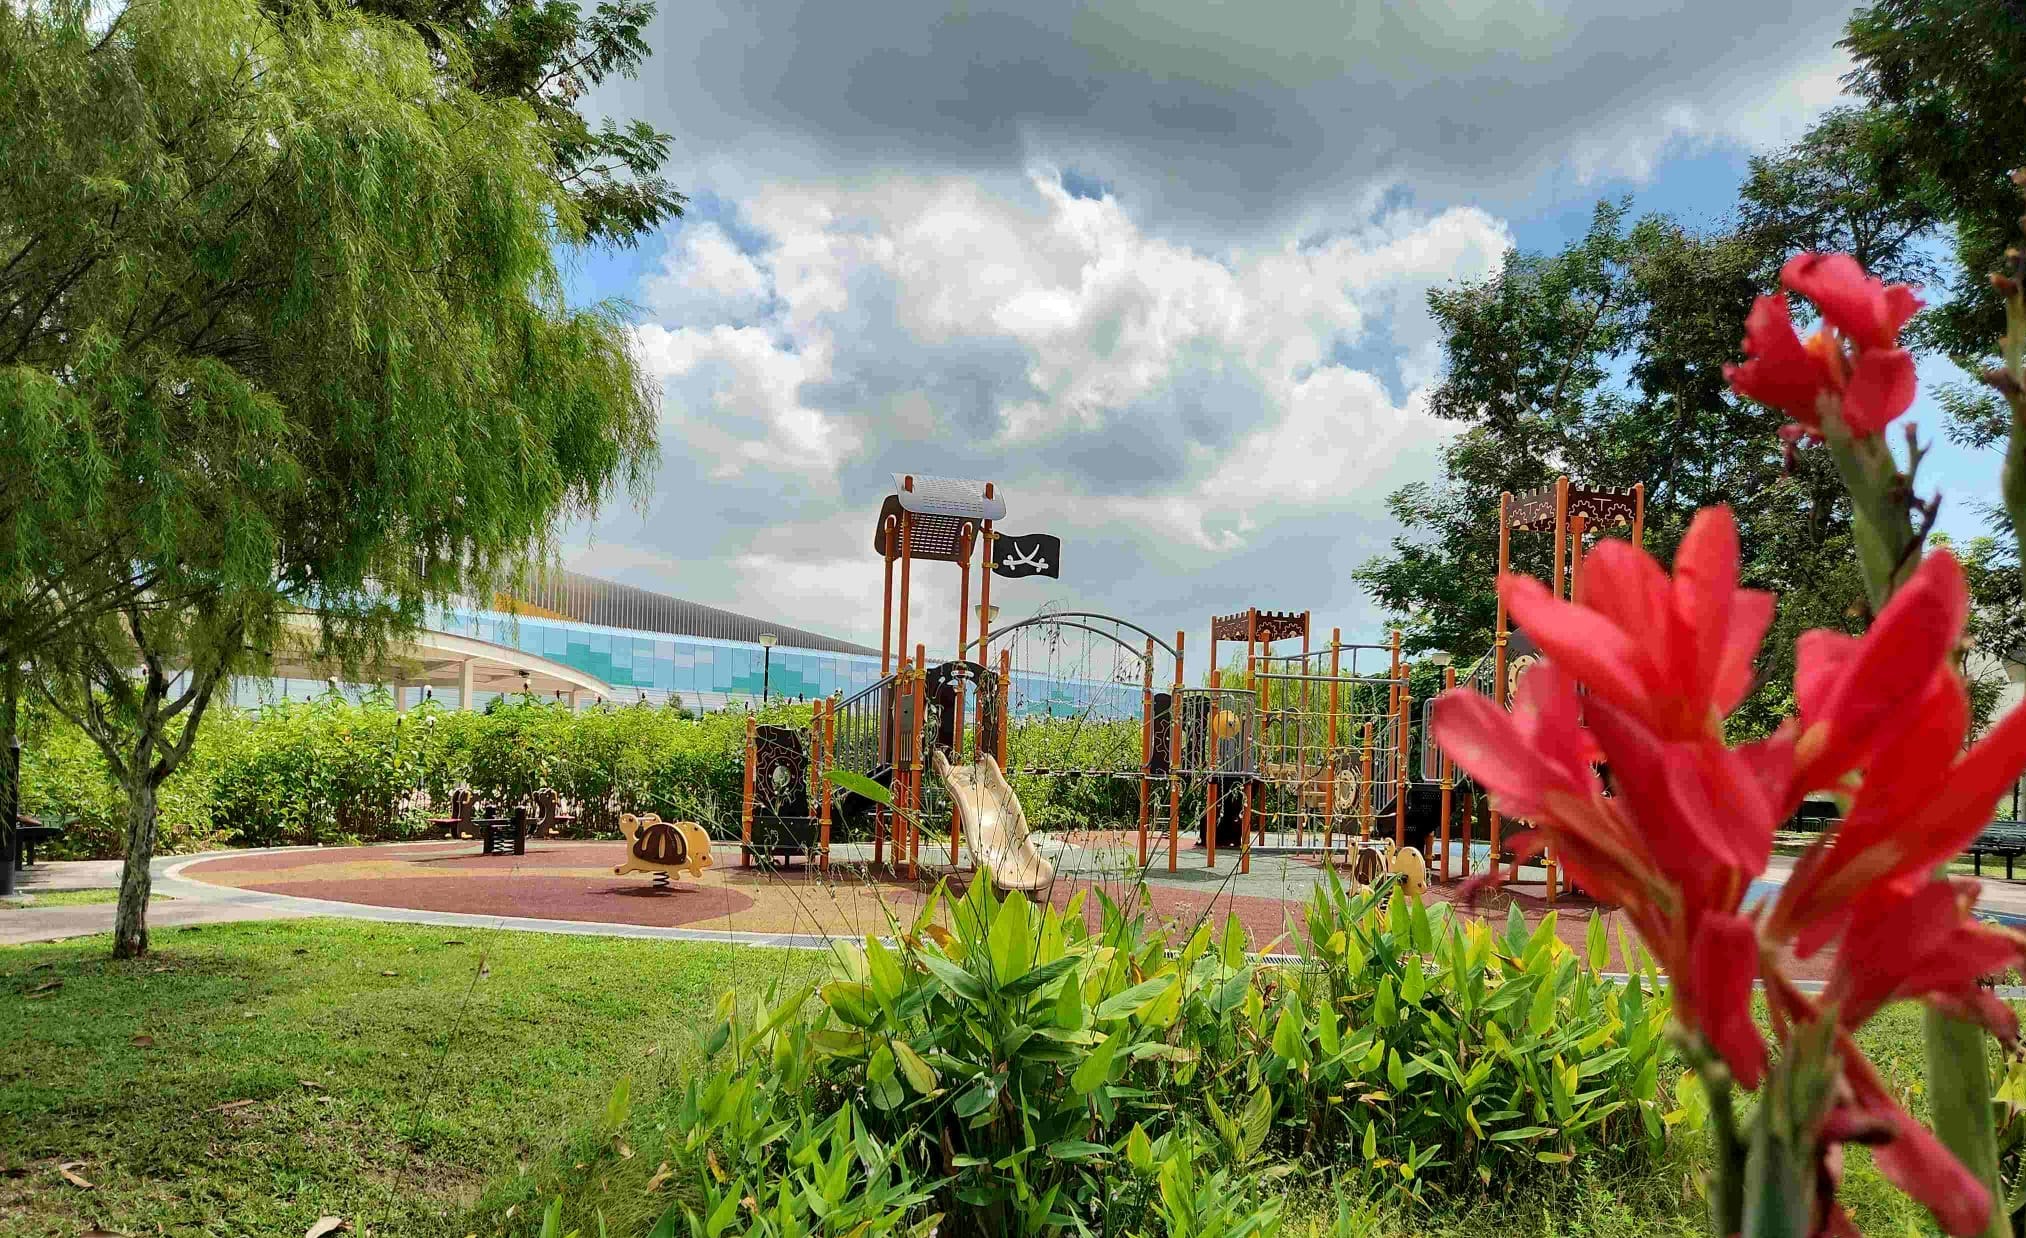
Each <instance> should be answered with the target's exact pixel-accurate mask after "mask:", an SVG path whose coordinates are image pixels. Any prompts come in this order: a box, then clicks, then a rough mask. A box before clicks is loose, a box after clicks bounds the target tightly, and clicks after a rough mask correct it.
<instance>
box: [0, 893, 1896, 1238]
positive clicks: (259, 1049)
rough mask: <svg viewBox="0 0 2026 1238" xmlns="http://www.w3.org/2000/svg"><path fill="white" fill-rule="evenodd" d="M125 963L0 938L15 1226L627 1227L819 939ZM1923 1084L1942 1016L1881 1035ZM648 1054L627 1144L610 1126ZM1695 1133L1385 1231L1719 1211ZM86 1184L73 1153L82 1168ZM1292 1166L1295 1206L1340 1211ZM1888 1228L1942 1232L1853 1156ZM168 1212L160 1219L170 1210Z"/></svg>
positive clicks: (1856, 1200) (41, 1232) (399, 947)
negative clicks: (1711, 1205)
mask: <svg viewBox="0 0 2026 1238" xmlns="http://www.w3.org/2000/svg"><path fill="white" fill-rule="evenodd" d="M156 946H157V949H156V953H155V955H154V956H153V957H151V958H149V959H146V960H143V961H140V962H135V963H115V962H112V961H111V960H109V959H107V958H106V957H105V951H106V939H105V938H94V939H88V940H85V941H80V942H71V943H63V944H58V945H38V946H22V947H0V1044H4V1045H7V1046H10V1048H9V1051H8V1052H7V1053H5V1054H0V1131H4V1132H6V1137H5V1138H0V1233H5V1234H8V1235H20V1236H21V1238H56V1236H58V1235H61V1236H63V1238H71V1236H74V1235H77V1234H80V1233H83V1232H86V1231H88V1230H90V1229H91V1228H93V1227H97V1228H98V1229H100V1230H104V1231H110V1232H113V1233H123V1234H143V1233H146V1234H153V1233H157V1232H161V1233H167V1234H206V1235H212V1234H215V1235H228V1234H229V1235H241V1234H249V1235H251V1234H259V1235H270V1234H273V1235H300V1234H302V1233H303V1232H304V1231H305V1230H306V1229H308V1228H309V1227H310V1225H311V1224H312V1223H313V1222H315V1221H316V1220H317V1218H319V1217H321V1216H343V1217H345V1218H346V1219H347V1220H348V1221H350V1223H351V1227H352V1228H351V1233H352V1234H353V1235H360V1236H363V1235H366V1234H380V1235H387V1236H390V1238H391V1236H395V1235H400V1236H403V1238H408V1236H415V1238H443V1236H447V1238H463V1236H464V1235H468V1234H476V1235H484V1236H488V1238H490V1236H493V1235H512V1236H515V1238H533V1235H534V1234H535V1233H536V1231H537V1229H538V1228H539V1214H540V1210H541V1206H542V1204H544V1203H545V1202H546V1201H547V1200H548V1199H549V1198H551V1197H553V1196H554V1195H556V1194H558V1193H561V1194H564V1195H566V1196H568V1197H569V1200H570V1204H571V1207H570V1209H569V1211H570V1213H571V1214H572V1215H573V1216H589V1215H591V1214H592V1213H593V1211H594V1210H595V1211H598V1212H602V1213H603V1214H604V1216H605V1217H606V1218H607V1220H608V1221H609V1222H611V1231H610V1232H611V1233H612V1235H613V1236H614V1238H619V1236H621V1235H635V1236H637V1235H638V1234H639V1233H642V1232H644V1228H645V1227H644V1225H643V1224H642V1222H643V1220H644V1219H645V1218H648V1217H651V1216H652V1215H653V1214H655V1213H657V1212H658V1211H659V1210H660V1209H661V1208H662V1207H663V1206H665V1204H666V1202H667V1200H666V1198H665V1193H656V1192H651V1191H649V1189H648V1184H649V1182H650V1181H651V1179H652V1175H653V1174H654V1171H655V1168H656V1166H657V1164H658V1162H659V1160H660V1159H661V1158H660V1157H659V1155H657V1153H658V1150H659V1147H660V1141H661V1140H662V1138H663V1137H664V1135H663V1130H664V1129H665V1124H666V1119H667V1114H668V1107H669V1106H670V1105H671V1104H672V1103H673V1101H674V1099H675V1096H676V1095H677V1094H678V1093H679V1091H680V1088H681V1085H682V1081H683V1080H684V1078H685V1077H686V1074H685V1072H686V1071H687V1070H688V1069H689V1068H690V1067H691V1066H692V1065H693V1063H694V1060H695V1057H696V1054H697V1052H698V1045H699V1041H700V1039H701V1037H702V1036H704V1035H706V1034H708V1031H709V1029H710V1027H711V1026H712V1024H713V1023H714V1021H715V1005H716V1000H717V995H718V994H719V993H720V992H721V991H722V990H724V989H725V988H727V987H736V988H739V989H742V990H748V991H752V990H758V989H762V988H764V987H766V986H767V985H768V984H770V983H772V982H775V981H777V980H779V981H782V982H784V983H786V982H795V981H798V980H800V979H801V978H803V977H804V976H805V975H806V974H807V973H809V972H810V971H811V970H813V969H815V968H817V967H818V966H819V965H820V964H821V962H822V959H821V956H818V955H815V954H811V953H803V952H792V951H756V950H748V949H737V948H733V947H720V946H709V945H693V944H688V943H672V942H647V941H634V940H627V939H619V938H593V937H565V936H546V935H541V934H526V933H513V932H505V931H498V932H494V931H483V930H467V929H453V928H434V927H411V926H403V925H386V924H372V923H366V922H361V921H349V920H304V921H281V922H274V923H267V924H234V925H211V926H203V927H191V928H185V929H177V930H171V931H168V932H165V933H162V934H160V935H159V936H158V937H157V939H156ZM1863 1039H1864V1041H1865V1044H1866V1046H1867V1048H1868V1049H1869V1050H1870V1051H1871V1053H1872V1054H1873V1055H1874V1057H1875V1058H1876V1060H1877V1061H1878V1062H1879V1064H1880V1066H1881V1067H1882V1068H1883V1069H1884V1070H1885V1071H1886V1073H1887V1074H1888V1075H1889V1076H1890V1077H1892V1078H1896V1079H1899V1080H1902V1081H1905V1082H1907V1083H1909V1084H1910V1085H1913V1086H1912V1088H1911V1089H1910V1093H1911V1094H1910V1096H1909V1101H1910V1103H1912V1104H1913V1105H1914V1106H1915V1108H1916V1111H1917V1112H1918V1111H1919V1109H1920V1108H1921V1107H1922V1101H1921V1098H1920V1096H1919V1095H1918V1091H1917V1083H1916V1082H1915V1081H1917V1080H1918V1078H1919V1075H1920V1062H1921V1047H1920V1019H1919V1012H1918V1010H1917V1009H1916V1008H1914V1007H1911V1006H1900V1007H1895V1008H1892V1009H1889V1010H1888V1011H1887V1012H1886V1013H1885V1014H1884V1015H1882V1016H1881V1017H1880V1018H1879V1019H1878V1020H1876V1021H1875V1022H1874V1023H1873V1024H1872V1026H1871V1027H1870V1028H1869V1029H1867V1031H1866V1033H1865V1036H1864V1037H1863ZM621 1077H626V1078H628V1079H629V1080H630V1082H631V1086H632V1091H633V1098H634V1105H633V1116H632V1118H631V1120H630V1122H629V1123H628V1126H627V1128H626V1130H625V1132H624V1136H623V1146H621V1143H619V1142H615V1141H613V1140H611V1139H609V1138H608V1137H607V1136H606V1135H605V1133H604V1132H603V1130H602V1129H601V1126H602V1123H601V1119H602V1115H603V1112H604V1108H605V1102H606V1098H607V1097H608V1096H609V1095H610V1093H611V1091H612V1087H613V1084H614V1082H615V1081H616V1080H618V1079H619V1078H621ZM1700 1162H1701V1154H1700V1148H1699V1147H1698V1146H1697V1143H1696V1141H1694V1140H1681V1141H1678V1143H1677V1146H1676V1148H1675V1150H1674V1151H1673V1152H1671V1153H1670V1155H1669V1156H1668V1157H1667V1158H1666V1160H1664V1161H1663V1162H1662V1163H1660V1164H1658V1165H1654V1166H1651V1167H1648V1168H1645V1169H1641V1170H1638V1171H1635V1172H1630V1173H1628V1172H1623V1171H1618V1172H1606V1171H1602V1170H1596V1169H1585V1168H1583V1167H1581V1166H1578V1167H1577V1168H1576V1172H1574V1173H1573V1174H1564V1173H1554V1174H1549V1173H1543V1175H1542V1176H1541V1178H1540V1179H1539V1180H1538V1181H1536V1182H1529V1183H1523V1184H1519V1185H1518V1186H1517V1187H1515V1188H1512V1189H1508V1190H1505V1191H1502V1192H1500V1193H1497V1194H1490V1195H1486V1196H1483V1197H1476V1198H1471V1199H1459V1200H1451V1201H1447V1202H1446V1203H1444V1204H1442V1205H1440V1206H1439V1207H1438V1209H1437V1210H1436V1211H1435V1212H1433V1213H1426V1214H1415V1215H1398V1214H1387V1213H1377V1214H1373V1215H1372V1216H1371V1218H1370V1219H1371V1221H1372V1224H1373V1232H1374V1233H1384V1234H1409V1233H1412V1234H1443V1235H1458V1236H1466V1238H1479V1236H1482V1238H1492V1236H1493V1235H1509V1234H1525V1235H1541V1236H1543V1238H1546V1236H1549V1235H1557V1236H1559V1235H1572V1236H1573V1235H1598V1236H1602V1235H1639V1236H1645V1235H1675V1234H1679V1235H1684V1236H1686V1235H1696V1234H1700V1233H1702V1232H1704V1231H1703V1220H1702V1207H1703V1205H1702V1202H1701V1198H1700V1195H1699V1192H1698V1188H1697V1186H1696V1183H1695V1178H1696V1175H1697V1173H1698V1171H1699V1169H1700ZM65 1166H67V1167H68V1169H69V1172H70V1173H71V1174H74V1175H76V1177H77V1178H79V1179H82V1180H83V1181H84V1182H88V1183H90V1184H91V1186H90V1187H89V1188H86V1187H83V1186H80V1185H77V1184H76V1183H74V1182H71V1181H69V1180H67V1179H66V1177H65V1175H64V1168H63V1167H65ZM1329 1188H1330V1183H1329V1181H1328V1179H1327V1176H1326V1175H1316V1176H1313V1177H1310V1178H1307V1179H1302V1180H1297V1181H1294V1182H1293V1183H1291V1188H1290V1189H1291V1191H1292V1192H1293V1194H1294V1198H1293V1199H1291V1200H1290V1205H1291V1207H1290V1220H1291V1225H1290V1232H1291V1233H1294V1234H1303V1233H1306V1232H1307V1231H1308V1229H1309V1228H1310V1225H1311V1223H1312V1218H1314V1217H1315V1216H1317V1215H1319V1214H1321V1213H1324V1212H1333V1211H1334V1207H1335V1204H1334V1202H1333V1201H1332V1200H1331V1199H1330V1198H1329ZM1844 1198H1845V1200H1846V1201H1847V1203H1848V1204H1849V1205H1850V1207H1851V1208H1852V1210H1853V1212H1854V1213H1855V1215H1856V1218H1857V1221H1858V1224H1859V1226H1860V1227H1861V1228H1862V1229H1863V1230H1864V1231H1865V1232H1866V1233H1868V1234H1872V1235H1888V1234H1889V1235H1895V1236H1897V1235H1902V1234H1907V1233H1933V1232H1935V1231H1934V1229H1933V1226H1932V1225H1931V1224H1930V1223H1929V1222H1928V1221H1927V1219H1926V1215H1925V1214H1924V1213H1922V1212H1921V1211H1920V1210H1919V1209H1917V1208H1915V1207H1913V1206H1911V1205H1910V1204H1908V1203H1906V1201H1905V1200H1904V1199H1903V1198H1901V1197H1900V1196H1899V1195H1898V1194H1897V1193H1896V1192H1895V1191H1893V1190H1892V1189H1891V1188H1890V1187H1889V1186H1887V1185H1886V1184H1885V1182H1884V1181H1883V1180H1882V1179H1880V1178H1879V1177H1878V1176H1877V1174H1876V1173H1875V1172H1874V1171H1872V1169H1871V1168H1870V1165H1869V1161H1868V1157H1867V1155H1866V1154H1865V1153H1864V1152H1863V1151H1862V1150H1861V1149H1857V1150H1853V1151H1852V1152H1851V1153H1850V1156H1849V1158H1848V1165H1847V1178H1846V1185H1845V1190H1844ZM158 1226H159V1227H160V1228H159V1231H158V1229H157V1227H158Z"/></svg>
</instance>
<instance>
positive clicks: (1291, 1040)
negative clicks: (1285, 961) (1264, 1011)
mask: <svg viewBox="0 0 2026 1238" xmlns="http://www.w3.org/2000/svg"><path fill="white" fill-rule="evenodd" d="M1302 1024H1303V1016H1302V1009H1301V999H1300V998H1298V997H1295V996H1293V995H1289V997H1288V999H1287V1001H1286V1002H1285V1003H1283V1004H1282V1005H1281V1008H1280V1019H1279V1021H1278V1022H1276V1023H1275V1024H1274V1027H1273V1051H1274V1052H1275V1053H1278V1054H1279V1055H1280V1056H1281V1057H1283V1058H1285V1059H1287V1060H1288V1061H1289V1062H1292V1063H1294V1064H1295V1065H1297V1066H1300V1065H1303V1064H1304V1063H1306V1062H1307V1061H1308V1035H1307V1033H1306V1032H1305V1031H1304V1030H1303V1027H1302Z"/></svg>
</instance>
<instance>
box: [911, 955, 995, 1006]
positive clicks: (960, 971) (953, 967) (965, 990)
mask: <svg viewBox="0 0 2026 1238" xmlns="http://www.w3.org/2000/svg"><path fill="white" fill-rule="evenodd" d="M921 960H922V963H923V964H924V965H925V966H927V967H928V969H929V971H930V972H931V973H932V974H934V976H935V978H936V979H938V980H940V981H942V982H943V986H944V987H945V988H947V989H949V990H950V992H952V993H955V994H956V995H957V996H958V997H961V998H963V999H964V1000H965V1001H967V1002H983V1001H984V1000H985V983H984V981H982V980H980V979H978V978H977V977H976V976H974V975H972V974H971V973H970V972H968V971H966V970H965V969H964V968H962V967H959V966H958V965H957V964H955V963H952V962H951V961H950V960H948V959H946V958H944V957H943V956H942V955H940V954H937V953H936V952H935V951H933V950H924V951H922V952H921Z"/></svg>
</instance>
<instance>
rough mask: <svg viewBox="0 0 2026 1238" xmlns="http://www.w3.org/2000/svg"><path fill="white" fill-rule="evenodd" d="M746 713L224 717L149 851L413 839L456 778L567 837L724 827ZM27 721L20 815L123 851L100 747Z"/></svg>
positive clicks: (192, 761) (108, 852) (432, 711)
mask: <svg viewBox="0 0 2026 1238" xmlns="http://www.w3.org/2000/svg"><path fill="white" fill-rule="evenodd" d="M808 716H809V707H808V706H807V705H783V706H775V707H773V708H770V709H769V710H768V711H767V712H766V714H765V715H764V719H765V720H766V721H769V722H779V723H783V724H790V725H806V724H807V722H808ZM746 717H747V715H746V714H745V713H744V712H743V711H739V712H728V713H716V714H706V715H703V716H701V717H697V716H692V715H690V714H688V713H686V712H684V711H682V710H679V709H672V708H668V707H665V706H651V705H629V706H610V705H608V706H600V707H598V708H595V709H588V710H583V711H580V712H576V713H572V712H571V711H570V710H569V709H568V708H567V707H565V706H562V705H558V704H552V703H549V702H544V701H538V700H514V699H512V698H502V699H501V700H498V701H495V702H494V703H493V704H492V706H491V707H489V708H488V709H486V710H485V711H483V712H474V713H464V712H460V711H456V710H446V709H443V708H441V707H439V706H436V705H434V704H425V705H422V706H419V707H417V708H414V709H411V710H408V711H407V712H405V713H404V712H400V711H397V710H395V709H394V708H393V707H392V704H391V702H390V701H388V700H387V699H386V698H385V697H384V696H382V697H380V698H379V699H369V700H368V701H367V702H366V703H365V704H363V705H361V704H353V703H351V702H349V701H346V700H344V699H343V698H340V697H337V696H335V695H330V696H326V697H324V698H321V699H318V700H314V701H308V702H294V703H290V704H281V705H272V706H268V707H265V708H262V709H259V710H247V711H222V712H220V713H217V714H214V715H212V716H210V717H208V718H207V719H206V720H205V722H204V724H203V726H204V730H203V733H202V734H201V735H200V736H199V737H198V742H197V744H196V745H195V747H194V748H193V749H192V751H191V755H190V758H189V761H188V762H187V763H186V764H185V766H184V768H183V769H182V770H181V771H179V772H178V773H177V774H176V775H175V776H174V777H172V778H170V779H169V781H168V782H167V783H166V784H164V786H163V788H162V797H161V820H160V825H159V837H160V843H161V848H160V849H161V850H162V851H163V852H176V851H196V850H202V849H204V848H207V847H218V846H248V847H269V846H286V845H304V844H327V843H345V842H359V841H378V840H393V839H403V838H412V837H416V836H418V835H420V834H421V833H422V832H423V831H424V830H425V829H426V824H425V823H426V821H427V819H428V817H429V816H430V815H431V812H432V808H431V806H432V805H436V806H441V805H444V804H446V803H447V802H448V799H449V794H450V791H451V790H452V789H454V788H456V787H457V786H459V785H461V784H463V785H469V786H471V787H472V788H473V789H474V790H476V791H477V793H478V796H479V798H480V800H481V801H482V802H487V801H489V802H506V803H513V802H517V801H519V800H521V799H522V798H523V797H525V796H527V795H530V794H532V793H533V792H534V791H536V790H538V789H540V788H542V787H554V788H555V789H556V790H557V791H558V792H559V793H560V794H561V795H562V796H563V797H564V798H565V799H567V800H570V801H571V802H573V803H575V804H577V805H579V806H580V810H581V814H582V815H581V816H580V818H579V820H578V822H577V824H576V826H575V827H574V829H575V832H577V833H579V834H584V835H599V834H610V833H612V832H613V831H614V830H615V829H616V826H617V821H618V816H619V814H620V813H622V812H658V813H660V814H662V815H663V816H665V817H683V818H690V819H695V820H699V821H705V822H717V823H724V822H734V821H736V820H737V813H738V802H739V788H740V782H741V780H742V777H743V772H744V757H743V743H744V736H745V724H746ZM26 722H27V726H26V728H25V734H24V736H23V745H24V746H23V751H22V771H21V773H22V779H21V781H22V809H23V811H25V812H28V813H31V814H34V815H37V816H40V817H42V818H44V819H45V820H49V819H55V818H70V819H71V823H70V825H69V828H68V830H67V832H66V833H65V835H64V838H63V840H62V842H61V843H60V844H58V845H56V846H54V847H51V848H50V849H49V851H48V854H50V855H51V856H52V857H54V858H72V859H77V858H115V857H117V856H118V855H120V853H121V846H122V837H123V833H124V830H123V825H122V823H123V821H124V813H125V800H124V798H123V797H122V795H121V793H120V791H119V788H118V787H117V786H116V785H114V783H113V781H112V780H111V778H110V777H109V776H108V774H107V770H106V765H105V761H104V758H103V757H102V756H101V755H100V753H99V751H98V749H97V748H96V747H95V746H93V744H92V742H91V741H90V740H89V739H88V738H86V737H85V736H84V734H83V733H82V732H80V731H78V730H77V729H76V728H75V727H73V726H71V725H69V724H68V723H66V722H64V721H63V720H61V719H60V718H55V717H52V716H49V715H31V716H30V717H29V718H28V719H26Z"/></svg>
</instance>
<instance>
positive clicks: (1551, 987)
mask: <svg viewBox="0 0 2026 1238" xmlns="http://www.w3.org/2000/svg"><path fill="white" fill-rule="evenodd" d="M1554 1025H1555V982H1554V980H1553V979H1552V978H1550V977H1547V976H1543V977H1541V978H1540V980H1539V981H1538V982H1537V983H1536V984H1535V985H1534V1001H1533V1005H1532V1006H1530V1007H1528V1009H1527V1028H1528V1029H1529V1030H1530V1031H1532V1032H1533V1034H1534V1035H1536V1036H1545V1035H1547V1034H1548V1029H1549V1028H1551V1027H1553V1026H1554Z"/></svg>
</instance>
